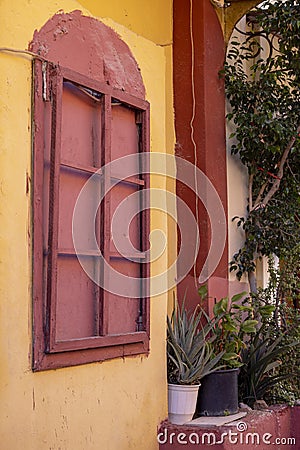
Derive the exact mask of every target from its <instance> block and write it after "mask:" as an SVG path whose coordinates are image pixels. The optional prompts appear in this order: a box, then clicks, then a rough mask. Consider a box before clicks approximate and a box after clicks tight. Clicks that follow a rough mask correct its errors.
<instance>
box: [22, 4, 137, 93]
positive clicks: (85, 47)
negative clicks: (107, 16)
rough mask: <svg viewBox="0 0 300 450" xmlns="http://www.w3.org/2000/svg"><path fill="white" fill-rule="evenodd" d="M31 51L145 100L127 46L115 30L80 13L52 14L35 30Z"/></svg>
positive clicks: (135, 66)
mask: <svg viewBox="0 0 300 450" xmlns="http://www.w3.org/2000/svg"><path fill="white" fill-rule="evenodd" d="M30 50H31V51H33V52H35V53H37V54H39V55H41V56H43V57H44V58H47V59H48V60H49V61H51V62H54V63H55V64H59V65H61V66H64V67H68V68H69V69H72V70H74V71H76V72H79V73H81V74H83V75H85V76H88V77H90V78H93V79H94V80H97V81H100V82H105V83H107V84H108V85H110V86H111V87H113V88H117V89H120V90H122V91H124V92H126V93H128V94H131V95H134V96H136V97H139V98H142V99H144V98H145V88H144V84H143V80H142V76H141V73H140V69H139V67H138V64H137V62H136V60H135V58H134V56H133V55H132V53H131V51H130V49H129V47H128V45H127V44H126V43H125V42H124V41H122V40H121V38H120V37H119V36H118V34H117V33H116V32H115V31H114V30H112V29H111V28H109V27H108V26H107V25H105V24H103V23H102V22H100V21H98V20H96V19H94V18H92V17H87V16H84V15H82V13H81V11H73V12H71V13H60V14H56V15H54V16H53V17H52V18H51V19H49V20H48V21H47V22H46V23H45V25H43V27H42V28H41V29H40V30H39V31H35V33H34V36H33V40H32V41H31V43H30Z"/></svg>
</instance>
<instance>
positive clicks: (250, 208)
mask: <svg viewBox="0 0 300 450" xmlns="http://www.w3.org/2000/svg"><path fill="white" fill-rule="evenodd" d="M253 178H254V174H253V173H251V174H250V176H249V186H248V198H249V211H252V207H253V199H252V187H253Z"/></svg>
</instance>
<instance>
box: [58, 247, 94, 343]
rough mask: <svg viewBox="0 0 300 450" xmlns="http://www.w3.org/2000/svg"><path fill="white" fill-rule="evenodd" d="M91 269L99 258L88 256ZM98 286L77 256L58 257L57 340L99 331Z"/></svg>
mask: <svg viewBox="0 0 300 450" xmlns="http://www.w3.org/2000/svg"><path fill="white" fill-rule="evenodd" d="M87 259H88V261H87V264H88V266H89V269H90V270H91V271H94V270H95V268H96V264H95V258H91V257H89V258H87ZM96 293H97V287H96V285H95V284H94V283H93V282H92V281H91V280H90V278H89V277H88V276H87V275H86V273H85V272H84V271H83V269H82V267H81V265H80V264H79V262H78V260H77V258H76V257H72V256H66V257H63V256H61V257H58V259H57V300H56V341H66V340H69V339H76V338H84V337H91V336H95V335H97V334H98V330H97V329H96V328H97V318H98V314H99V312H98V307H99V306H98V302H97V295H96Z"/></svg>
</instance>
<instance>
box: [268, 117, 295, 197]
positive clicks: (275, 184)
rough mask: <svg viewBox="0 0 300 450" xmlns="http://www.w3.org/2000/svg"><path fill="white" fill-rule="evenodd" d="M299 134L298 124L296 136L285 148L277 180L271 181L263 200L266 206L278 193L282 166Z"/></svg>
mask: <svg viewBox="0 0 300 450" xmlns="http://www.w3.org/2000/svg"><path fill="white" fill-rule="evenodd" d="M299 133H300V124H299V125H298V128H297V131H296V134H295V135H294V136H293V137H292V138H291V140H290V142H289V143H288V145H287V147H286V148H285V150H284V152H283V154H282V157H281V160H280V163H279V169H278V172H277V178H276V179H275V180H274V181H273V183H272V187H271V189H270V190H269V192H268V193H267V194H266V196H265V198H264V199H263V202H262V203H263V204H264V205H265V206H266V205H267V204H268V203H269V201H270V200H271V198H272V197H273V195H274V194H275V193H276V192H277V191H278V189H279V186H280V182H281V179H282V177H283V169H284V165H285V163H286V160H287V158H288V156H289V152H290V151H291V149H292V148H293V145H294V143H295V141H296V135H299Z"/></svg>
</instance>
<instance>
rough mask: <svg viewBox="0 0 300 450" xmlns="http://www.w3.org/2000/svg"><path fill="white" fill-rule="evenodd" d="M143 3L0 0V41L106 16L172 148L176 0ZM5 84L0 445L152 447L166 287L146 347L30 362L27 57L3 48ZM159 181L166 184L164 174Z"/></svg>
mask: <svg viewBox="0 0 300 450" xmlns="http://www.w3.org/2000/svg"><path fill="white" fill-rule="evenodd" d="M96 3H97V8H96V7H95V4H96ZM146 3H147V4H148V5H149V6H150V4H151V8H150V7H149V10H148V11H147V13H146V12H145V8H144V7H141V2H140V1H138V0H131V1H130V0H123V1H122V2H121V1H112V0H111V1H110V2H107V1H106V0H99V1H97V2H92V1H89V0H84V1H82V2H81V3H79V2H77V1H73V0H63V1H50V2H49V1H45V0H1V2H0V47H11V48H17V49H23V50H24V49H26V48H27V47H28V43H29V41H30V40H31V39H32V36H33V32H34V30H35V29H39V28H40V27H41V26H42V25H43V24H44V23H45V22H46V21H47V20H48V19H49V18H50V17H51V16H52V15H53V14H55V13H57V12H58V11H59V10H60V9H63V10H64V11H65V12H69V11H72V10H74V9H81V10H82V11H83V12H84V13H85V14H88V15H97V16H98V17H101V18H103V21H104V22H105V23H106V24H107V25H109V26H111V27H112V28H114V29H115V30H116V31H117V32H118V33H119V35H120V36H121V38H122V39H123V40H124V41H125V42H126V43H127V44H128V45H129V47H130V49H131V50H132V52H133V54H134V56H135V58H136V60H137V62H138V64H139V66H140V68H141V73H142V76H143V80H144V84H145V87H146V96H147V100H149V102H150V104H151V150H152V151H159V152H166V151H167V152H168V153H171V152H172V151H173V148H174V130H173V109H172V94H171V92H172V84H171V83H172V78H171V70H172V64H171V51H170V42H171V20H172V18H171V7H170V5H171V1H169V0H168V1H167V2H160V1H158V0H157V1H153V2H146ZM120 4H121V5H122V8H120ZM83 7H86V8H88V7H89V8H90V10H89V11H88V10H87V9H84V8H83ZM94 7H95V10H94ZM162 8H163V13H164V14H162ZM158 18H159V20H158ZM145 21H146V22H145ZM144 23H147V26H146V25H145V26H144V25H143V24H144ZM160 44H162V45H160ZM164 44H167V45H166V46H164ZM0 86H1V89H0V354H1V357H0V358H1V366H0V401H1V413H0V436H1V444H0V447H1V448H3V449H4V450H19V449H22V450H43V449H52V450H54V449H55V450H58V449H61V450H63V449H68V450H71V449H72V450H88V449H97V450H100V449H101V450H115V449H120V450H127V449H137V450H140V449H143V450H148V449H149V450H150V449H151V450H153V449H156V448H157V443H156V428H157V426H158V425H159V423H160V421H161V420H163V419H164V418H165V417H166V414H167V404H166V376H165V362H164V361H165V347H164V345H165V344H164V341H165V315H166V307H167V294H163V295H161V296H160V297H159V298H154V299H152V301H151V341H150V345H151V352H150V355H149V356H148V357H132V358H126V359H124V360H122V359H117V360H112V361H106V362H104V363H101V364H97V363H96V364H89V365H84V366H78V367H71V368H67V369H59V370H55V371H46V372H40V373H33V372H32V371H31V327H32V321H31V314H32V303H31V302H32V300H31V264H32V261H31V184H30V179H31V61H30V58H27V57H24V56H20V55H17V54H13V53H3V52H0ZM155 183H156V184H157V185H159V186H161V187H162V188H165V186H166V181H165V180H164V179H161V178H159V179H158V180H155V179H153V184H155ZM171 189H172V183H171ZM152 224H153V228H157V227H158V228H160V229H162V230H164V231H165V232H166V233H167V225H168V218H167V216H166V215H159V214H153V215H152ZM173 239H174V236H173ZM168 258H169V255H167V254H166V252H165V253H164V254H163V255H162V257H161V258H159V260H158V261H156V263H155V264H156V268H153V269H155V270H159V269H160V268H161V269H163V268H165V267H166V265H167V261H168Z"/></svg>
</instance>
